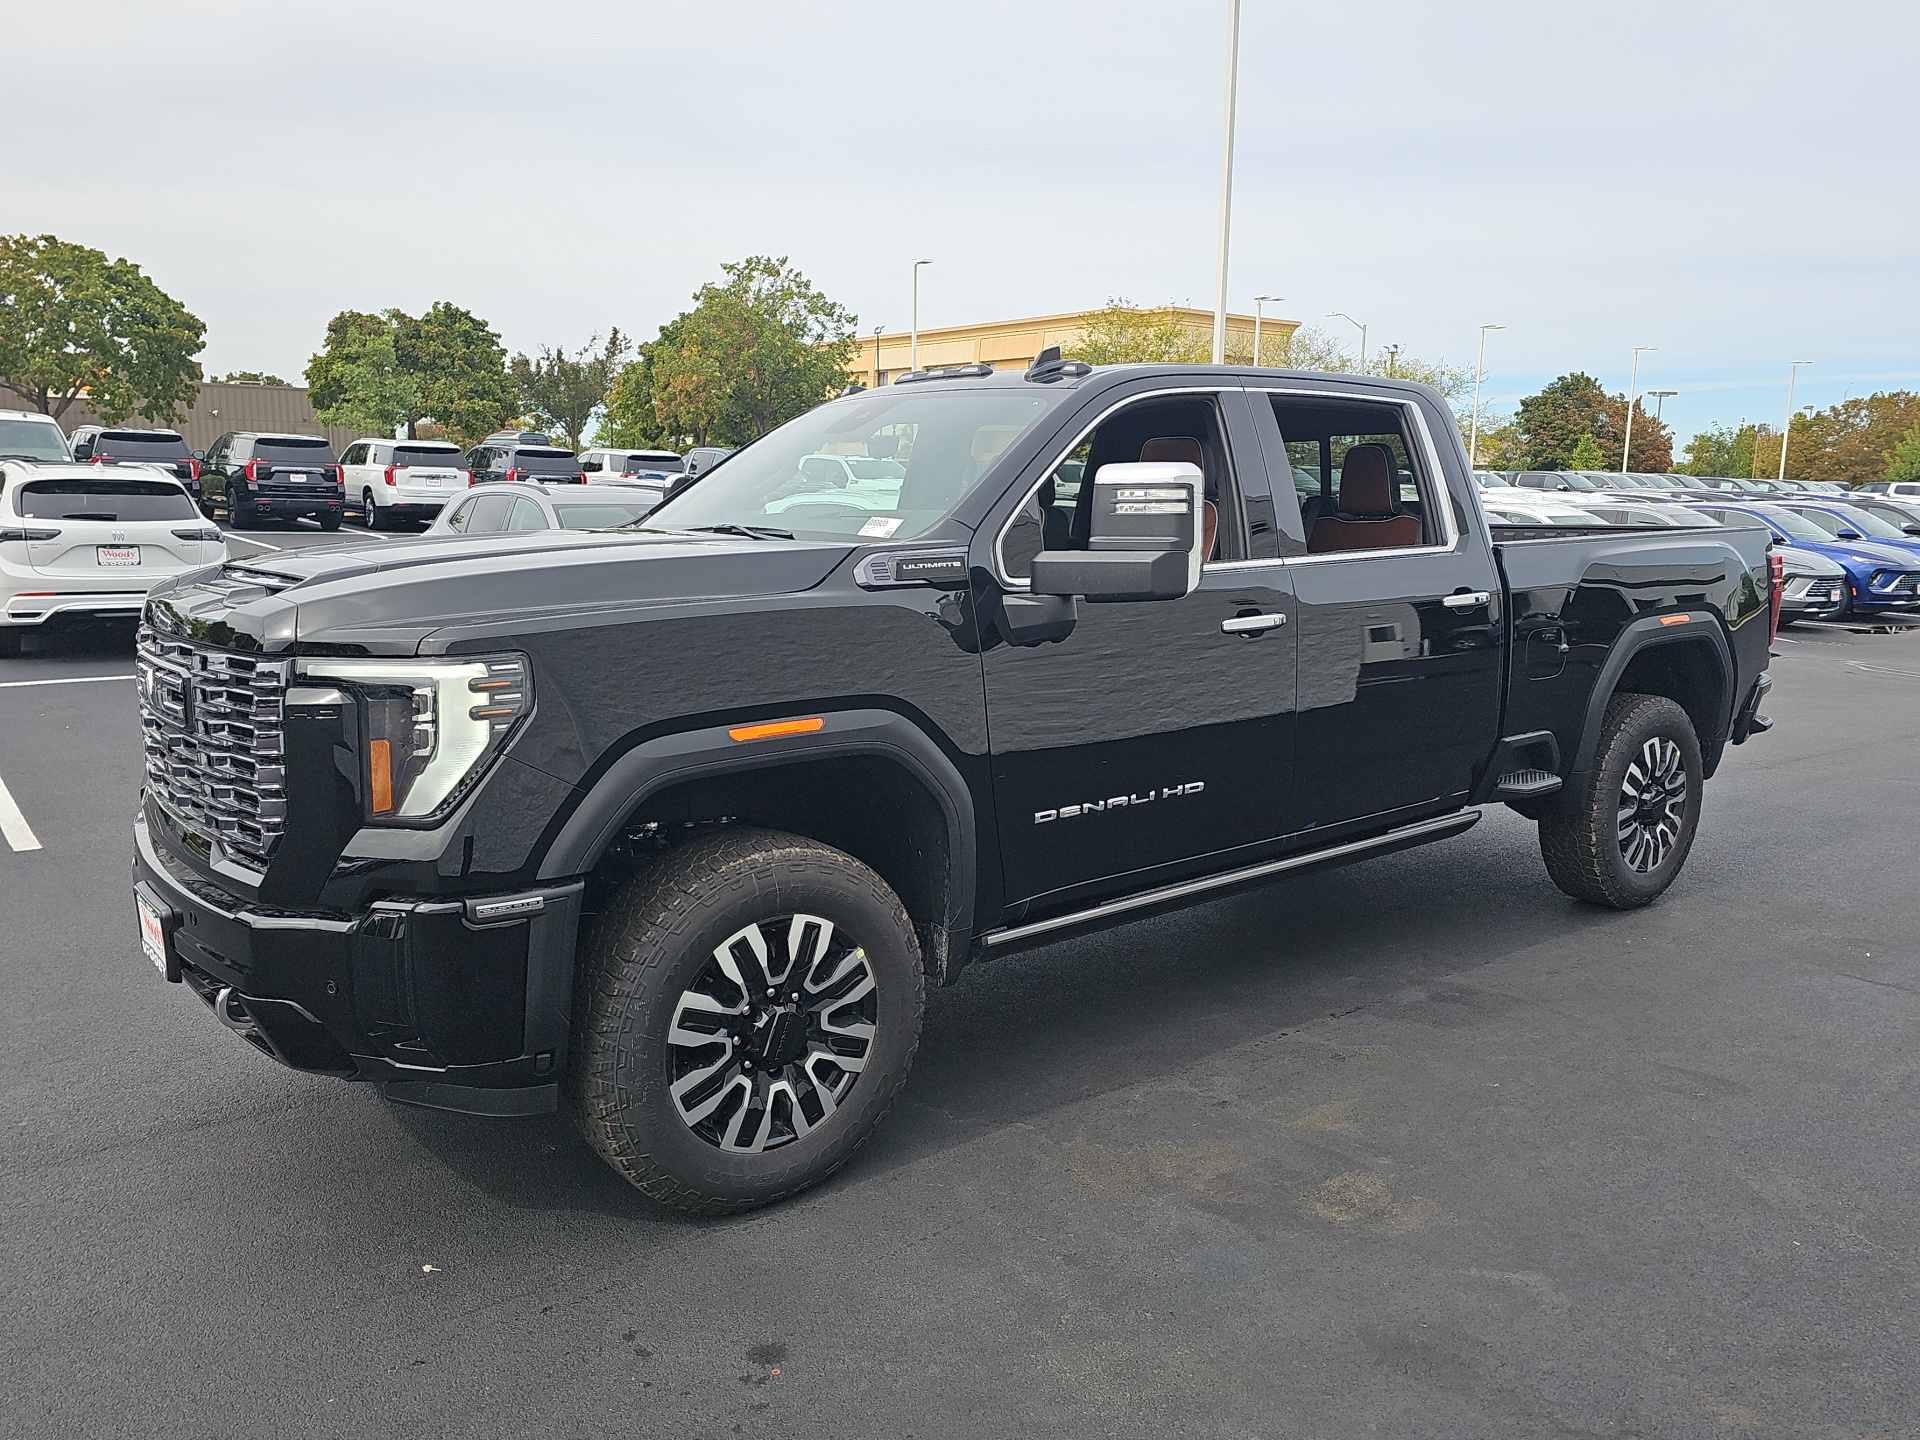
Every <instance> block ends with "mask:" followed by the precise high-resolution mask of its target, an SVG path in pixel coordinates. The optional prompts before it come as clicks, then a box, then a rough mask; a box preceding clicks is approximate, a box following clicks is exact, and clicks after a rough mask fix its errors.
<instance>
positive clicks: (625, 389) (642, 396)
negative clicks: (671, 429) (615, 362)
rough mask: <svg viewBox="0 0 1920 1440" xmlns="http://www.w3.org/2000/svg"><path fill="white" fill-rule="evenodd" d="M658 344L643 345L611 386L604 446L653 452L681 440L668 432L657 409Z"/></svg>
mask: <svg viewBox="0 0 1920 1440" xmlns="http://www.w3.org/2000/svg"><path fill="white" fill-rule="evenodd" d="M654 343H656V342H649V343H648V344H645V345H642V346H640V347H639V348H638V350H637V351H636V352H635V354H634V358H633V359H632V360H630V361H628V362H627V363H626V364H625V365H623V366H621V367H620V373H619V374H618V375H616V376H614V379H613V384H612V385H611V386H609V387H608V390H607V413H606V420H605V422H604V423H603V424H602V426H601V429H600V440H601V443H602V444H606V445H627V446H631V447H633V448H634V449H636V450H652V449H658V448H660V447H661V446H664V445H669V444H672V443H673V442H674V441H675V440H676V439H677V438H678V437H676V436H673V435H670V434H668V433H667V429H666V427H665V426H664V425H662V424H661V423H660V415H659V412H658V411H656V410H655V409H654V408H653V346H654Z"/></svg>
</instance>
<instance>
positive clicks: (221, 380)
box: [209, 370, 287, 385]
mask: <svg viewBox="0 0 1920 1440" xmlns="http://www.w3.org/2000/svg"><path fill="white" fill-rule="evenodd" d="M209 383H211V384H214V385H284V384H286V383H287V382H286V381H284V380H282V379H281V378H280V377H279V376H278V375H269V374H268V373H267V372H266V371H264V370H235V371H234V372H233V373H232V374H229V375H215V376H213V377H212V378H211V381H210V382H209Z"/></svg>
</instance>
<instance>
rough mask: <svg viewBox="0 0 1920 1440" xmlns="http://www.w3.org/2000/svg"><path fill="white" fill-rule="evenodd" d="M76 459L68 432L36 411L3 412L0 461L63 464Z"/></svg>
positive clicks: (1, 417) (0, 426) (0, 430)
mask: <svg viewBox="0 0 1920 1440" xmlns="http://www.w3.org/2000/svg"><path fill="white" fill-rule="evenodd" d="M71 459H73V447H72V446H70V445H68V444H67V432H66V431H64V430H62V429H61V428H60V427H59V426H58V425H56V424H55V423H54V422H53V421H52V419H50V418H49V417H48V416H45V415H41V414H39V413H37V412H35V411H32V410H0V460H38V461H41V462H42V463H54V464H57V463H62V462H65V461H68V460H71Z"/></svg>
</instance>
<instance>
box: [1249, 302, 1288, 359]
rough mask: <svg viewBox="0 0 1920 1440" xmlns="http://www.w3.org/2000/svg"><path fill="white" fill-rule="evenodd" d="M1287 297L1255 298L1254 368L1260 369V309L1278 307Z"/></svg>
mask: <svg viewBox="0 0 1920 1440" xmlns="http://www.w3.org/2000/svg"><path fill="white" fill-rule="evenodd" d="M1286 298H1287V297H1286V296H1284V295H1256V296H1254V297H1253V368H1254V369H1256V370H1258V369H1259V368H1260V318H1261V316H1260V307H1261V306H1262V305H1278V304H1279V303H1280V302H1281V301H1282V300H1284V299H1286Z"/></svg>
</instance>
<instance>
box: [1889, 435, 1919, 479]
mask: <svg viewBox="0 0 1920 1440" xmlns="http://www.w3.org/2000/svg"><path fill="white" fill-rule="evenodd" d="M1886 478H1887V479H1889V480H1920V421H1916V422H1915V423H1914V426H1913V428H1912V429H1911V430H1909V431H1907V433H1906V434H1904V435H1902V436H1901V437H1900V442H1899V443H1898V444H1897V445H1895V446H1894V447H1893V449H1892V450H1891V451H1890V452H1889V453H1888V455H1887V473H1886Z"/></svg>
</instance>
